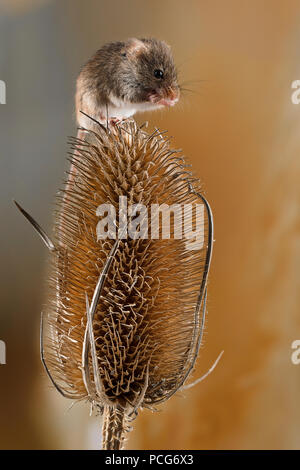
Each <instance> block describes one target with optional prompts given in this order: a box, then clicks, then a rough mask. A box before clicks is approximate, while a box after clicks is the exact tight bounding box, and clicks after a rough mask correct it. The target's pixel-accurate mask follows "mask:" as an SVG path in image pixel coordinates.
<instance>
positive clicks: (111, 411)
mask: <svg viewBox="0 0 300 470" xmlns="http://www.w3.org/2000/svg"><path fill="white" fill-rule="evenodd" d="M127 431H128V426H127V414H126V411H125V409H124V408H122V407H121V406H116V407H111V406H109V405H105V406H104V412H103V426H102V449H103V450H122V449H123V448H124V442H125V434H126V433H127Z"/></svg>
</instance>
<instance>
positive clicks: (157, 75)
mask: <svg viewBox="0 0 300 470" xmlns="http://www.w3.org/2000/svg"><path fill="white" fill-rule="evenodd" d="M153 74H154V77H155V78H160V79H162V78H164V72H163V71H162V70H160V69H155V70H154V72H153Z"/></svg>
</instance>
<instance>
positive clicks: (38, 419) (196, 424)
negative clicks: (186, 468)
mask: <svg viewBox="0 0 300 470" xmlns="http://www.w3.org/2000/svg"><path fill="white" fill-rule="evenodd" d="M132 36H137V37H139V36H140V37H141V36H142V37H145V36H154V37H158V38H160V39H164V40H165V41H167V42H168V43H169V44H170V45H171V46H172V49H173V52H174V56H175V59H176V62H177V64H178V67H179V70H180V80H181V82H186V84H185V86H186V88H189V89H191V91H190V92H186V93H185V95H184V96H183V98H182V100H181V102H180V103H179V104H178V105H177V106H176V107H175V108H174V109H172V110H170V111H164V112H161V111H159V112H155V113H153V114H149V115H146V114H144V115H140V116H138V120H139V122H143V121H145V120H148V121H149V125H150V127H151V126H154V125H156V126H158V127H160V128H162V129H167V130H168V131H169V134H171V135H173V136H174V140H173V145H174V146H175V147H180V148H183V150H184V153H185V155H187V157H188V158H189V159H190V161H191V163H192V164H193V168H194V171H195V173H196V174H197V175H198V176H199V178H200V179H201V181H202V183H203V186H204V189H205V193H206V196H207V197H208V199H209V201H210V203H211V206H212V208H213V211H214V217H215V240H216V242H215V245H214V256H213V262H212V269H211V273H210V279H209V297H208V321H207V325H206V332H205V338H204V342H203V345H202V348H201V351H200V355H199V359H198V361H197V367H196V370H195V372H194V374H193V378H194V379H196V378H197V377H199V376H200V375H202V374H203V373H205V372H206V371H207V369H208V368H209V367H210V366H211V364H212V363H213V362H214V360H215V359H216V357H217V355H218V354H219V352H220V351H221V350H223V349H224V351H225V352H224V355H223V357H222V359H221V362H220V363H219V365H218V366H217V368H216V369H215V370H214V372H213V373H212V374H211V375H210V376H209V377H208V378H207V379H206V380H205V381H204V382H202V383H201V384H199V385H198V386H196V387H194V388H192V389H191V390H188V391H186V392H184V393H181V394H177V395H176V396H175V397H173V398H172V399H170V400H169V402H167V403H166V404H165V405H164V406H161V407H160V411H159V412H158V413H151V412H150V411H148V410H144V411H142V412H141V413H140V415H139V416H138V418H137V419H136V421H135V422H134V430H133V432H131V433H130V435H129V436H128V438H129V439H128V445H127V448H129V449H255V448H256V449H296V448H300V438H299V426H300V406H299V393H300V365H298V366H297V365H294V364H292V362H291V353H292V349H291V343H292V341H294V340H296V339H300V311H299V306H300V298H299V296H300V288H299V287H300V286H299V280H300V241H299V240H300V238H299V231H300V223H299V193H300V189H299V177H300V174H299V170H300V158H299V156H300V131H299V126H300V105H299V106H297V105H295V104H292V102H291V94H292V90H291V83H292V81H294V80H297V79H300V58H299V57H300V56H299V50H300V4H299V1H297V0H295V1H293V0H286V1H285V2H282V1H281V0H264V1H263V2H262V1H260V0H251V1H250V0H227V1H226V2H224V1H223V0H189V2H184V1H183V0H164V1H163V2H161V1H158V0H152V1H151V2H146V1H141V0H132V1H124V0H115V1H114V2H111V1H104V0H103V1H102V0H85V1H84V2H83V1H81V0H72V1H71V0H60V1H58V0H57V1H51V0H48V1H47V0H18V1H17V0H5V1H4V0H1V1H0V79H1V80H4V81H5V83H6V87H7V96H6V104H0V120H1V121H0V122H1V125H0V139H1V185H0V208H1V231H0V237H1V241H0V243H1V245H0V246H1V284H0V285H1V312H0V339H1V340H3V341H5V343H6V347H7V364H6V365H0V448H1V449H96V448H99V447H100V424H101V423H100V417H89V407H88V405H84V404H75V405H74V407H72V408H71V409H70V405H71V403H70V402H69V401H68V400H66V399H63V398H61V397H60V396H58V394H57V392H56V391H55V390H54V389H53V388H52V387H51V386H50V382H49V380H48V379H47V378H46V376H45V373H44V371H43V369H42V365H41V362H40V359H39V345H38V343H39V319H40V312H41V310H42V308H43V302H44V300H45V297H44V292H43V289H44V278H45V273H46V271H47V268H46V266H47V253H46V249H45V248H44V246H43V244H42V243H41V242H40V240H39V239H38V237H37V236H36V235H35V234H34V233H33V231H32V228H31V227H30V226H29V224H28V223H27V222H26V221H25V220H24V219H23V218H22V217H21V215H20V214H19V213H18V212H17V210H16V209H15V207H14V206H13V203H12V198H15V199H16V200H17V201H19V202H20V203H21V204H22V205H24V207H25V208H26V209H27V210H28V211H29V212H30V213H31V214H32V215H33V216H34V217H35V218H36V219H37V220H38V221H39V222H40V223H41V225H42V226H43V227H44V228H45V229H47V231H48V232H51V226H52V209H53V203H54V197H55V193H56V192H57V190H58V189H59V188H60V187H61V185H62V180H63V173H64V170H65V169H66V168H67V167H68V165H67V162H66V155H67V151H68V146H67V136H69V135H75V133H76V124H75V119H74V90H75V80H76V77H77V74H78V72H79V68H80V66H81V65H82V63H83V62H85V61H86V60H87V58H89V57H90V55H91V54H92V53H93V52H94V51H95V50H96V49H98V48H99V47H100V45H102V44H103V43H105V42H107V41H111V40H118V39H126V38H127V37H132Z"/></svg>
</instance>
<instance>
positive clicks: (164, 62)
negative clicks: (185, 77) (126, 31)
mask: <svg viewBox="0 0 300 470" xmlns="http://www.w3.org/2000/svg"><path fill="white" fill-rule="evenodd" d="M179 94H180V91H179V86H178V83H177V72H176V68H175V65H174V61H173V57H172V53H171V49H170V47H169V46H168V45H167V44H166V43H165V42H163V41H160V40H157V39H136V38H132V39H128V40H127V41H125V42H112V43H108V44H105V45H104V46H103V47H101V49H99V50H98V51H97V52H96V53H95V54H94V56H93V57H91V59H90V60H89V61H88V62H87V63H86V64H85V65H84V66H83V67H82V69H81V72H80V74H79V77H78V79H77V89H76V118H77V123H78V124H79V125H80V126H82V127H87V128H88V127H89V126H90V125H91V120H90V119H88V118H87V117H86V116H85V115H84V114H82V113H81V112H80V111H83V112H84V113H85V114H87V115H88V116H91V117H92V118H93V119H96V120H97V121H99V122H101V123H102V124H105V123H107V122H108V123H116V122H118V121H121V120H122V119H126V118H128V117H130V116H133V115H134V114H135V113H136V112H140V111H150V110H154V109H158V108H162V107H164V106H173V105H174V104H175V103H177V101H178V99H179Z"/></svg>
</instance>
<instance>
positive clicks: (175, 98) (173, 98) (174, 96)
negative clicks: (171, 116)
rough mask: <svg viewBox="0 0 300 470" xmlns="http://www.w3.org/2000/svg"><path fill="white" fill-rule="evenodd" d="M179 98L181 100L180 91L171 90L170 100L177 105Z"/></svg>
mask: <svg viewBox="0 0 300 470" xmlns="http://www.w3.org/2000/svg"><path fill="white" fill-rule="evenodd" d="M178 98H179V90H178V89H177V88H169V90H168V99H169V100H170V101H174V102H175V103H176V101H178Z"/></svg>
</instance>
